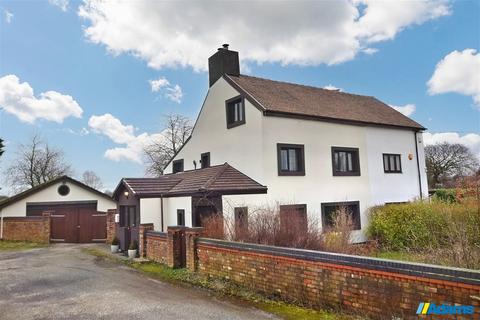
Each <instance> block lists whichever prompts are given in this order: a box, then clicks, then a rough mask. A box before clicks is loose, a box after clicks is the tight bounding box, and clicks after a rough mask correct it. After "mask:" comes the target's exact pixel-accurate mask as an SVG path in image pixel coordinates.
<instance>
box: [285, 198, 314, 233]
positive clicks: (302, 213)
mask: <svg viewBox="0 0 480 320" xmlns="http://www.w3.org/2000/svg"><path fill="white" fill-rule="evenodd" d="M280 229H281V230H283V231H289V232H306V231H307V230H308V219H307V205H306V204H291V205H282V206H280Z"/></svg>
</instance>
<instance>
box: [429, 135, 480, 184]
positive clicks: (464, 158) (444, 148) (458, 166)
mask: <svg viewBox="0 0 480 320" xmlns="http://www.w3.org/2000/svg"><path fill="white" fill-rule="evenodd" d="M425 158H426V163H427V173H428V182H429V186H430V187H431V188H435V187H436V186H437V185H439V184H442V183H444V182H445V181H447V180H448V179H452V178H453V177H455V176H465V175H468V174H471V173H473V172H475V171H476V170H478V165H479V164H478V159H477V157H476V156H475V155H474V154H473V153H472V151H470V149H468V148H467V147H466V146H464V145H462V144H459V143H448V142H443V143H438V144H434V145H430V146H427V147H425Z"/></svg>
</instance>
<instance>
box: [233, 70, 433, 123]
mask: <svg viewBox="0 0 480 320" xmlns="http://www.w3.org/2000/svg"><path fill="white" fill-rule="evenodd" d="M225 79H226V80H227V81H228V82H229V83H230V84H232V85H233V86H234V87H235V88H236V89H237V90H239V91H240V92H242V93H244V94H245V95H246V96H247V98H248V99H249V101H250V102H251V103H253V104H254V105H256V106H257V107H259V108H261V109H262V110H263V111H265V114H266V115H269V114H270V115H278V116H282V115H283V116H288V115H290V116H295V115H296V116H304V117H310V118H316V119H318V120H325V121H328V120H331V121H341V122H354V123H357V124H370V125H381V126H394V127H402V128H412V129H417V130H423V129H425V128H424V127H423V126H422V125H420V124H418V123H417V122H415V121H413V120H412V119H410V118H408V117H406V116H404V115H403V114H401V113H400V112H398V111H397V110H395V109H393V108H391V107H390V106H388V105H386V104H385V103H383V102H381V101H379V100H378V99H376V98H374V97H369V96H361V95H356V94H349V93H344V92H339V91H335V90H326V89H321V88H316V87H310V86H304V85H299V84H293V83H287V82H280V81H273V80H268V79H262V78H256V77H251V76H245V75H240V76H232V75H225Z"/></svg>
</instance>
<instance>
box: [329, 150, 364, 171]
mask: <svg viewBox="0 0 480 320" xmlns="http://www.w3.org/2000/svg"><path fill="white" fill-rule="evenodd" d="M332 167H333V175H334V176H359V175H360V158H359V152H358V148H344V147H332Z"/></svg>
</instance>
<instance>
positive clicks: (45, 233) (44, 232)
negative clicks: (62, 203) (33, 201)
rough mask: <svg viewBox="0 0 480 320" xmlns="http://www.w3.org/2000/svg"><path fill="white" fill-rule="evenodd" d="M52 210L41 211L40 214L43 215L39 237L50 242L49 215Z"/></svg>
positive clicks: (45, 241)
mask: <svg viewBox="0 0 480 320" xmlns="http://www.w3.org/2000/svg"><path fill="white" fill-rule="evenodd" d="M52 213H53V211H43V212H42V216H43V228H42V229H43V230H42V235H41V238H42V239H43V242H44V243H50V232H51V226H52V224H51V223H52V222H51V219H52V218H51V215H52Z"/></svg>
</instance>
